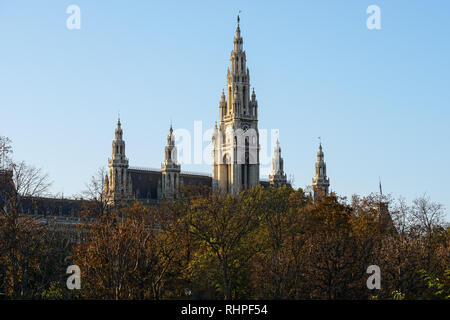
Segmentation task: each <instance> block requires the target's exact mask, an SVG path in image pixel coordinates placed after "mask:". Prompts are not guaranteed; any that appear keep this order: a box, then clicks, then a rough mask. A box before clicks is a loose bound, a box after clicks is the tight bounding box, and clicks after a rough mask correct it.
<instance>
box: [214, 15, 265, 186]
mask: <svg viewBox="0 0 450 320" xmlns="http://www.w3.org/2000/svg"><path fill="white" fill-rule="evenodd" d="M230 60H231V66H230V68H229V69H228V72H227V89H226V93H225V92H224V91H223V90H222V97H221V99H220V103H219V127H217V123H216V126H215V128H214V134H213V138H212V156H213V166H212V167H213V169H212V171H213V172H212V179H213V182H212V187H213V190H215V191H218V190H220V191H222V192H227V193H230V194H233V195H237V194H239V192H241V191H242V190H244V189H247V188H251V187H254V186H256V185H258V184H259V150H260V146H259V132H258V102H257V101H256V94H255V91H254V90H253V92H252V94H251V95H250V73H249V70H248V68H247V67H246V55H245V51H244V50H243V40H242V37H241V30H240V27H239V16H238V17H237V28H236V35H235V36H234V48H233V50H232V51H231V58H230Z"/></svg>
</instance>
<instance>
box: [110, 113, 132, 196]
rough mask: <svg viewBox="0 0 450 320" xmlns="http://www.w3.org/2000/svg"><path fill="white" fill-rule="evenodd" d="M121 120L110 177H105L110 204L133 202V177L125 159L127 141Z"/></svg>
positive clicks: (118, 123)
mask: <svg viewBox="0 0 450 320" xmlns="http://www.w3.org/2000/svg"><path fill="white" fill-rule="evenodd" d="M122 136H123V132H122V127H121V124H120V118H119V119H118V120H117V127H116V131H115V138H114V140H113V142H112V157H111V159H108V168H109V177H108V175H106V177H105V194H106V198H107V200H108V202H109V203H111V204H115V203H117V202H119V201H127V200H132V199H133V196H132V186H131V176H130V174H129V173H128V159H127V158H126V157H125V141H124V140H123V139H122Z"/></svg>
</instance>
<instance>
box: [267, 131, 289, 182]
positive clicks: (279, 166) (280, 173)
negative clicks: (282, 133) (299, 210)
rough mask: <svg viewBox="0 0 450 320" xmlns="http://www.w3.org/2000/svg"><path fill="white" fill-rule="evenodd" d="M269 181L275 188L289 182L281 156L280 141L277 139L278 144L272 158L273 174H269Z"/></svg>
mask: <svg viewBox="0 0 450 320" xmlns="http://www.w3.org/2000/svg"><path fill="white" fill-rule="evenodd" d="M269 183H270V185H271V186H273V187H275V188H280V187H282V186H284V185H286V183H287V179H286V174H285V173H284V169H283V158H282V157H281V148H280V143H279V141H278V139H277V144H276V146H275V148H274V150H273V159H272V174H271V175H269Z"/></svg>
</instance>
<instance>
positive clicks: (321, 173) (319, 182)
mask: <svg viewBox="0 0 450 320" xmlns="http://www.w3.org/2000/svg"><path fill="white" fill-rule="evenodd" d="M312 184H313V190H314V200H318V199H320V198H321V197H322V196H327V195H328V187H329V186H330V179H328V178H327V165H326V163H325V161H324V160H323V151H322V143H320V144H319V151H317V161H316V175H315V177H314V178H313V180H312Z"/></svg>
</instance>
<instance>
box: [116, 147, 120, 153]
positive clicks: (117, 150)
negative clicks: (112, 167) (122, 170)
mask: <svg viewBox="0 0 450 320" xmlns="http://www.w3.org/2000/svg"><path fill="white" fill-rule="evenodd" d="M116 153H119V146H118V145H116Z"/></svg>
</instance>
